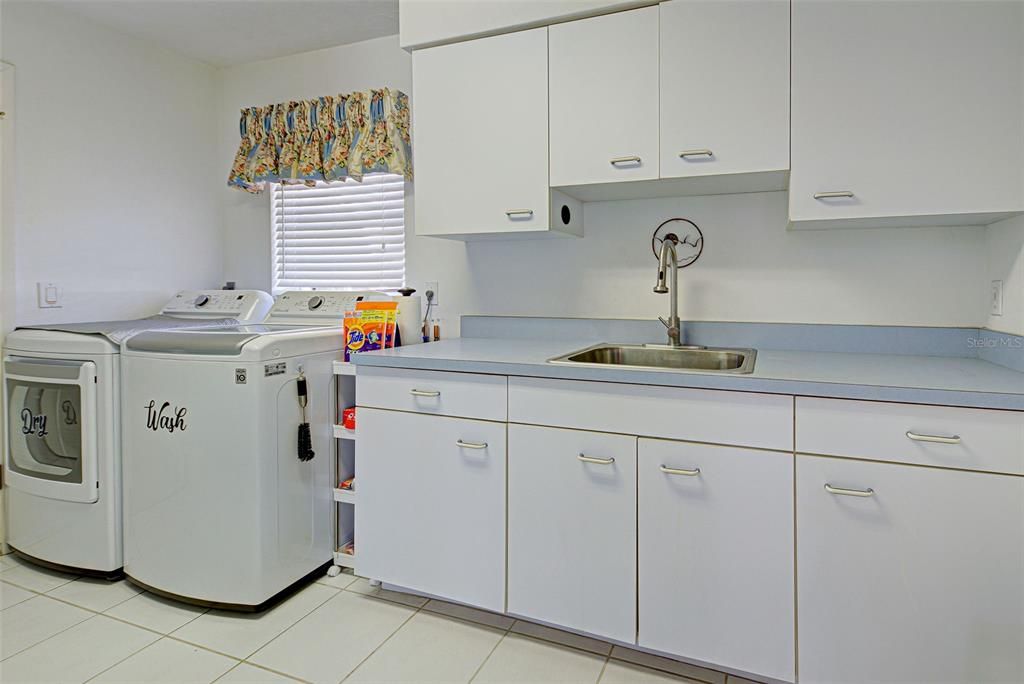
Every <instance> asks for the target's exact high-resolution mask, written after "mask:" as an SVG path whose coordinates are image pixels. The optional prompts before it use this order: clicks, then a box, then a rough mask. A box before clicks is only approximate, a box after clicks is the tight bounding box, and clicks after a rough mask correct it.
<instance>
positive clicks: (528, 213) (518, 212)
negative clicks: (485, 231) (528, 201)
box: [505, 209, 533, 219]
mask: <svg viewBox="0 0 1024 684" xmlns="http://www.w3.org/2000/svg"><path fill="white" fill-rule="evenodd" d="M505 216H508V217H509V218H510V219H514V218H519V217H522V218H530V217H532V216H533V209H509V210H508V211H506V212H505Z"/></svg>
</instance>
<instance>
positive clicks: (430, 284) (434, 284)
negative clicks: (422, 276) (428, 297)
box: [424, 280, 440, 306]
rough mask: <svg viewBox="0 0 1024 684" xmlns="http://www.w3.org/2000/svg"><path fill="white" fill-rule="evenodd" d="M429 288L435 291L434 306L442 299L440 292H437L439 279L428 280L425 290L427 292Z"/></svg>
mask: <svg viewBox="0 0 1024 684" xmlns="http://www.w3.org/2000/svg"><path fill="white" fill-rule="evenodd" d="M427 290H431V291H432V292H433V293H434V300H433V302H434V306H437V305H438V304H440V300H439V299H438V294H437V281H436V280H428V281H427V282H426V287H425V288H424V292H426V291H427Z"/></svg>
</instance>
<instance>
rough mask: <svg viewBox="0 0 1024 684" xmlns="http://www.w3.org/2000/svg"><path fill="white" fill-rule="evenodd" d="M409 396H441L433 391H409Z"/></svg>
mask: <svg viewBox="0 0 1024 684" xmlns="http://www.w3.org/2000/svg"><path fill="white" fill-rule="evenodd" d="M409 394H411V395H412V396H414V397H439V396H441V393H440V392H437V391H435V390H418V389H411V390H409Z"/></svg>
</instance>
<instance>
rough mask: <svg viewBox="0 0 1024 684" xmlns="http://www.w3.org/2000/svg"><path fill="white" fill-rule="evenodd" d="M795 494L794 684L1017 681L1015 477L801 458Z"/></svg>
mask: <svg viewBox="0 0 1024 684" xmlns="http://www.w3.org/2000/svg"><path fill="white" fill-rule="evenodd" d="M796 482H797V487H796V496H797V503H796V507H797V538H798V539H799V544H798V546H797V567H798V569H799V571H798V595H799V599H800V600H799V616H798V624H799V640H800V655H799V671H800V681H801V682H802V683H805V684H810V683H812V682H830V683H832V682H851V683H853V682H856V683H862V682H896V681H900V682H911V681H912V682H919V683H920V682H1020V681H1024V478H1021V477H1016V476H1011V475H992V474H986V473H973V472H962V471H954V470H943V469H938V468H927V467H918V466H907V465H894V464H888V463H872V462H862V461H852V460H843V459H834V458H821V457H815V456H798V457H797V463H796ZM755 562H756V561H755Z"/></svg>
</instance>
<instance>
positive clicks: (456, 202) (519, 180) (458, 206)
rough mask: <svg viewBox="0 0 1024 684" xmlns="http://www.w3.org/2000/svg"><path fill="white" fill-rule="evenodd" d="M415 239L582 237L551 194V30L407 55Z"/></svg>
mask: <svg viewBox="0 0 1024 684" xmlns="http://www.w3.org/2000/svg"><path fill="white" fill-rule="evenodd" d="M412 67H413V97H412V115H413V129H414V132H413V147H414V155H415V160H416V161H415V164H416V185H415V187H416V201H415V207H416V209H415V216H416V218H415V220H416V233H417V234H418V235H433V236H438V237H454V238H467V237H473V236H489V237H498V238H501V237H512V236H516V235H523V234H526V235H530V234H532V235H537V234H550V233H551V231H552V230H554V231H557V232H562V233H571V234H576V235H579V234H582V230H583V228H582V209H581V207H580V206H579V204H578V203H577V202H575V201H574V200H571V199H568V198H561V197H560V196H559V195H558V193H551V192H550V191H549V189H548V88H547V82H548V30H547V29H546V28H539V29H533V30H530V31H522V32H519V33H510V34H507V35H503V36H494V37H491V38H481V39H479V40H473V41H469V42H465V43H458V44H455V45H445V46H441V47H435V48H429V49H425V50H417V51H416V52H415V53H413V58H412Z"/></svg>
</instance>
